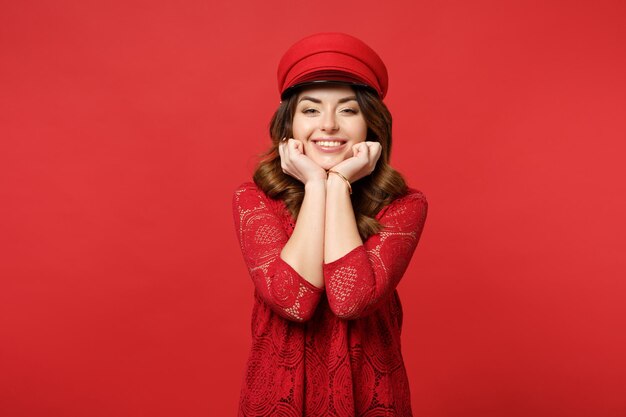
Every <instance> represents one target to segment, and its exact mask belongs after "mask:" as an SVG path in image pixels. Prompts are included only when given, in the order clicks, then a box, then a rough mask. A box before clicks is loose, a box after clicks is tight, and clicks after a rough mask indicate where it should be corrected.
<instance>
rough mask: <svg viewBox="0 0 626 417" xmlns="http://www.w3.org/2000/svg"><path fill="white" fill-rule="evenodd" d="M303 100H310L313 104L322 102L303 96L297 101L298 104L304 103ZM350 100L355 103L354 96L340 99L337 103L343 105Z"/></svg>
mask: <svg viewBox="0 0 626 417" xmlns="http://www.w3.org/2000/svg"><path fill="white" fill-rule="evenodd" d="M304 100H310V101H312V102H313V103H321V102H322V100H320V99H317V98H315V97H309V96H303V97H302V98H301V99H300V100H298V103H300V102H301V101H304ZM350 100H355V101H356V96H350V97H344V98H340V99H339V101H338V103H345V102H346V101H350Z"/></svg>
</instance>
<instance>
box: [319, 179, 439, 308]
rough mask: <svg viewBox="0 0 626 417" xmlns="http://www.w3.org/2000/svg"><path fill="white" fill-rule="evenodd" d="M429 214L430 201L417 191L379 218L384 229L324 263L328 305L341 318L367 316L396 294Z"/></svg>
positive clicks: (392, 204)
mask: <svg viewBox="0 0 626 417" xmlns="http://www.w3.org/2000/svg"><path fill="white" fill-rule="evenodd" d="M427 211H428V202H427V201H426V198H425V197H424V195H423V194H422V193H421V192H419V191H416V190H413V191H412V192H411V193H409V194H408V195H406V196H403V197H400V198H398V199H397V200H395V201H394V202H392V203H391V204H390V205H388V206H387V207H386V208H384V209H383V211H381V213H379V215H378V216H376V217H377V219H378V221H379V222H380V223H381V224H382V225H383V227H384V228H383V230H381V231H380V232H379V233H377V234H375V235H372V236H370V237H369V238H368V239H367V240H366V241H365V242H364V244H363V245H360V246H357V247H356V248H354V249H353V250H352V251H350V252H348V253H347V254H345V255H344V256H342V257H341V258H339V259H337V260H335V261H333V262H330V263H328V264H324V281H325V285H326V294H327V297H328V303H329V305H330V308H331V309H332V311H333V312H334V313H335V314H336V315H337V316H338V317H340V318H343V319H355V318H359V317H362V316H365V315H367V314H369V313H371V312H372V311H374V310H376V309H377V308H378V307H379V305H380V303H381V302H383V301H384V300H386V299H387V297H388V296H389V295H390V294H391V293H392V292H393V291H394V289H395V288H396V286H397V285H398V283H399V282H400V279H401V278H402V275H404V271H406V268H407V267H408V265H409V261H410V260H411V257H412V256H413V252H414V251H415V248H416V246H417V242H418V241H419V238H420V235H421V233H422V229H423V227H424V223H425V221H426V215H427Z"/></svg>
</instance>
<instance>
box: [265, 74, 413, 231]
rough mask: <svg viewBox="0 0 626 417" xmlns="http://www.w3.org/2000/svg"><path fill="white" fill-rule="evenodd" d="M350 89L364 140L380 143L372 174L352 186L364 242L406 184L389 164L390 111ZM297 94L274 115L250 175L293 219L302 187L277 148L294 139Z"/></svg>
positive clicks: (367, 95)
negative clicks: (267, 146)
mask: <svg viewBox="0 0 626 417" xmlns="http://www.w3.org/2000/svg"><path fill="white" fill-rule="evenodd" d="M351 88H352V89H353V90H354V93H355V95H356V99H357V102H358V104H359V108H360V110H361V112H362V113H363V117H364V118H365V121H366V123H367V136H366V139H365V140H368V141H375V142H379V143H380V144H381V148H382V153H381V155H380V158H379V159H378V162H377V163H376V167H375V168H374V171H373V172H372V173H371V174H370V175H368V176H366V177H363V178H361V179H359V180H358V181H356V182H355V183H354V184H352V195H351V200H352V207H353V209H354V215H355V218H356V223H357V227H358V229H359V234H360V236H361V239H362V240H363V241H365V239H367V238H368V237H369V236H371V235H373V234H376V233H377V232H379V231H380V230H381V229H382V226H381V224H380V223H379V222H378V221H377V220H376V219H375V216H376V214H377V213H378V212H379V211H380V210H381V209H382V208H383V207H385V206H386V205H388V204H389V203H391V202H392V201H393V200H394V199H396V198H397V197H400V196H402V195H404V194H405V193H406V192H407V185H406V183H405V181H404V178H403V177H402V175H400V173H399V172H397V171H396V170H395V169H393V168H392V167H391V166H390V165H389V157H390V154H391V123H392V117H391V113H390V112H389V109H387V106H386V105H385V104H384V103H383V102H382V100H380V99H379V98H378V96H377V95H376V93H374V92H372V91H371V90H370V89H369V88H367V87H361V86H351ZM299 91H301V89H295V90H294V91H293V92H292V93H291V94H290V95H289V96H288V97H285V98H284V99H283V101H282V102H281V103H280V105H279V106H278V109H277V110H276V112H275V113H274V116H273V117H272V120H271V122H270V125H269V131H270V137H271V140H272V146H271V147H270V149H269V150H268V151H267V152H265V153H263V154H262V155H261V160H260V162H259V164H258V166H257V168H256V170H255V172H254V176H253V179H254V182H255V183H256V185H257V186H258V187H259V188H260V189H261V190H263V192H265V194H267V195H268V196H269V197H270V198H273V199H280V200H283V201H284V202H285V205H286V206H287V208H288V209H289V211H290V212H291V214H292V215H293V217H294V218H296V219H297V218H298V213H299V211H300V206H301V204H302V200H303V199H304V184H303V183H301V182H300V181H299V180H297V179H295V178H294V177H292V176H290V175H287V174H285V173H284V172H283V170H282V168H281V165H280V154H279V152H278V146H279V144H280V141H281V139H282V138H284V137H286V138H291V137H293V136H292V135H293V129H292V122H293V116H294V114H295V111H296V105H297V97H298V93H299Z"/></svg>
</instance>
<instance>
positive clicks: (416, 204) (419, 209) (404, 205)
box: [376, 187, 428, 219]
mask: <svg viewBox="0 0 626 417" xmlns="http://www.w3.org/2000/svg"><path fill="white" fill-rule="evenodd" d="M407 210H408V211H411V212H413V213H422V214H423V215H425V214H426V212H427V211H428V200H427V199H426V195H425V194H424V193H423V192H422V191H421V190H420V189H418V188H414V187H407V189H406V192H405V193H404V194H402V195H400V196H398V197H396V198H395V199H394V200H393V201H392V202H391V203H389V204H388V205H386V206H385V207H383V209H382V210H381V211H380V212H379V213H378V215H377V216H376V218H377V219H380V218H381V217H383V215H394V214H399V213H406V212H407Z"/></svg>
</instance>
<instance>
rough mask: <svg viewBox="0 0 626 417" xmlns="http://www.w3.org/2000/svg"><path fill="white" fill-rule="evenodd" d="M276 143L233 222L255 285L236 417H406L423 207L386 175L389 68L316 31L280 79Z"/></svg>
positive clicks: (288, 57) (238, 197)
mask: <svg viewBox="0 0 626 417" xmlns="http://www.w3.org/2000/svg"><path fill="white" fill-rule="evenodd" d="M278 82H279V91H280V93H281V99H282V101H281V103H280V105H279V107H278V110H277V111H276V113H275V115H274V117H273V119H272V121H271V125H270V137H271V139H272V146H271V148H270V150H269V151H268V152H267V154H266V155H265V158H264V159H263V160H262V161H261V162H260V163H259V165H258V167H257V169H256V172H255V174H254V178H253V179H254V182H246V183H244V184H242V185H241V186H240V187H239V188H238V189H237V190H236V191H235V193H234V197H233V214H234V220H235V226H236V231H237V236H238V238H239V242H240V244H241V250H242V253H243V256H244V260H245V263H246V265H247V267H248V270H249V272H250V276H251V278H252V281H253V283H254V287H255V293H254V294H255V298H254V301H255V302H254V308H253V313H252V349H251V353H250V356H249V360H248V364H247V369H246V376H245V379H244V383H243V387H242V390H241V399H240V404H239V415H240V416H277V415H281V416H283V415H284V416H346V417H347V416H383V415H384V416H410V415H412V414H411V405H410V394H409V385H408V378H407V375H406V371H405V367H404V363H403V359H402V354H401V349H400V333H401V327H402V307H401V305H400V300H399V298H398V293H397V291H396V286H397V285H398V282H399V281H400V279H401V278H402V275H403V274H404V271H405V270H406V268H407V266H408V263H409V261H410V259H411V257H412V255H413V252H414V251H415V248H416V246H417V243H418V240H419V238H420V235H421V233H422V229H423V227H424V222H425V220H426V214H427V208H428V205H427V201H426V198H425V197H424V195H423V194H422V193H421V192H420V191H418V190H416V189H413V188H409V187H407V185H406V184H405V182H404V180H403V178H402V176H401V175H400V174H399V173H398V172H397V171H395V170H394V169H393V168H391V167H390V166H389V157H390V152H391V121H392V119H391V115H390V113H389V111H388V109H387V107H386V106H385V104H384V103H383V101H382V100H383V98H384V97H385V94H386V92H387V71H386V68H385V65H384V63H383V62H382V61H381V60H380V57H379V56H378V55H377V54H376V53H375V52H374V51H373V50H372V49H371V48H370V47H369V46H367V45H366V44H364V43H363V42H362V41H360V40H359V39H357V38H354V37H353V36H350V35H347V34H344V33H318V34H314V35H311V36H308V37H306V38H304V39H302V40H300V41H299V42H297V43H296V44H294V45H293V46H292V47H291V48H289V50H288V51H287V52H286V53H285V55H284V56H283V58H282V59H281V62H280V64H279V68H278Z"/></svg>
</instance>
